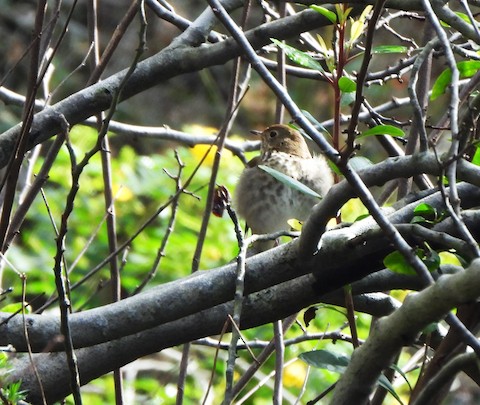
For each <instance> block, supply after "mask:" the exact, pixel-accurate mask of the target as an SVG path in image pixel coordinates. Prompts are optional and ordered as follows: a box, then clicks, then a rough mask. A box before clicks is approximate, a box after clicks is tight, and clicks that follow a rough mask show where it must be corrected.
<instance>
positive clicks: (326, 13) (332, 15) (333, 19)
mask: <svg viewBox="0 0 480 405" xmlns="http://www.w3.org/2000/svg"><path fill="white" fill-rule="evenodd" d="M310 8H311V9H312V10H315V11H316V12H317V13H320V14H321V15H323V16H324V17H326V18H328V19H329V20H330V21H331V22H332V23H334V24H335V23H336V22H337V15H336V14H335V13H334V12H333V11H330V10H328V9H326V8H325V7H321V6H317V5H315V4H313V5H311V6H310Z"/></svg>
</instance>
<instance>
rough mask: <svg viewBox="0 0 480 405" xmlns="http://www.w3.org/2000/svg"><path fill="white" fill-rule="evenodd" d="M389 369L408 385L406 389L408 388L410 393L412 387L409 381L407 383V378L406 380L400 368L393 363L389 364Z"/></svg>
mask: <svg viewBox="0 0 480 405" xmlns="http://www.w3.org/2000/svg"><path fill="white" fill-rule="evenodd" d="M390 368H391V369H392V370H395V371H396V372H397V373H398V374H400V375H401V376H402V377H403V379H404V380H405V382H406V383H407V385H408V388H410V391H412V386H411V385H410V381H408V378H407V375H406V374H405V372H404V371H403V370H402V369H401V368H400V367H398V366H397V365H396V364H395V363H393V364H390Z"/></svg>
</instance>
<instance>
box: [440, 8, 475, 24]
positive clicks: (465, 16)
mask: <svg viewBox="0 0 480 405" xmlns="http://www.w3.org/2000/svg"><path fill="white" fill-rule="evenodd" d="M455 14H456V15H457V17H460V19H462V20H463V21H465V22H466V23H468V24H470V25H472V22H471V21H470V18H468V15H466V14H465V13H460V12H458V11H456V12H455ZM440 24H441V25H442V26H444V27H446V28H450V24H448V23H446V22H445V21H440Z"/></svg>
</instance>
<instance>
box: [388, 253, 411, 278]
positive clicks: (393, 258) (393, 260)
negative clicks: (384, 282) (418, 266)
mask: <svg viewBox="0 0 480 405" xmlns="http://www.w3.org/2000/svg"><path fill="white" fill-rule="evenodd" d="M383 264H384V265H385V267H386V268H387V269H389V270H391V271H393V272H394V273H399V274H408V275H412V274H417V273H416V272H415V270H414V269H413V268H412V266H410V264H408V263H407V261H406V260H405V258H404V257H403V255H402V254H401V253H400V252H399V251H398V250H396V251H395V252H392V253H389V254H388V255H387V256H386V257H385V259H383Z"/></svg>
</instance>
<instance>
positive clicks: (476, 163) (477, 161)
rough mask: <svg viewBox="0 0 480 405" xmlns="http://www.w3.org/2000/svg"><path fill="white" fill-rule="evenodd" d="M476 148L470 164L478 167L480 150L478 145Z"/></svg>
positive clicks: (479, 164)
mask: <svg viewBox="0 0 480 405" xmlns="http://www.w3.org/2000/svg"><path fill="white" fill-rule="evenodd" d="M475 146H476V148H475V153H474V155H473V158H472V163H473V164H474V165H477V166H480V148H479V147H478V145H475Z"/></svg>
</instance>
